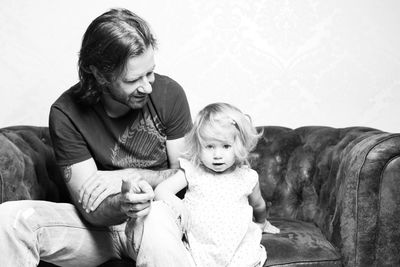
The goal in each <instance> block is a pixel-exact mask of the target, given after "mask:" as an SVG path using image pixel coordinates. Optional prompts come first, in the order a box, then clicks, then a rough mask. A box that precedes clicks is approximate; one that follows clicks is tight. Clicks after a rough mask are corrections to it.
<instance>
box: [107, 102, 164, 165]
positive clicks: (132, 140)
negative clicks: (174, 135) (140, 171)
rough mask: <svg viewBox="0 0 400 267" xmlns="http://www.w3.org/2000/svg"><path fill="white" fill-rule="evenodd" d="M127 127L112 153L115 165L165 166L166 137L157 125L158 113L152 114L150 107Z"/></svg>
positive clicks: (158, 123) (159, 123) (158, 122)
mask: <svg viewBox="0 0 400 267" xmlns="http://www.w3.org/2000/svg"><path fill="white" fill-rule="evenodd" d="M143 111H144V112H143V113H142V114H141V115H140V116H139V117H138V119H137V120H135V121H134V122H133V123H132V125H130V126H128V127H126V129H125V131H124V132H123V133H122V135H120V136H119V138H118V142H117V143H115V145H114V148H113V149H112V153H111V160H112V163H113V164H114V165H115V166H119V167H121V168H155V169H159V168H165V167H166V164H167V153H166V145H165V143H166V137H165V136H164V135H162V132H160V129H158V128H157V126H159V125H161V122H160V121H159V118H158V116H157V115H155V114H154V115H153V116H152V115H150V112H149V110H148V108H144V110H143Z"/></svg>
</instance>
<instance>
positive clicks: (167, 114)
mask: <svg viewBox="0 0 400 267" xmlns="http://www.w3.org/2000/svg"><path fill="white" fill-rule="evenodd" d="M155 49H156V40H155V38H154V37H153V35H152V33H151V30H150V28H149V26H148V25H147V23H146V22H145V21H144V20H143V19H141V18H140V17H138V16H137V15H135V14H133V13H132V12H130V11H128V10H125V9H112V10H110V11H108V12H106V13H104V14H102V15H101V16H99V17H98V18H96V19H95V20H94V21H93V22H92V23H91V24H90V25H89V27H88V29H87V30H86V33H85V35H84V37H83V41H82V47H81V50H80V54H79V77H80V82H79V83H78V84H76V85H75V86H73V87H71V88H70V89H69V90H67V91H66V92H65V93H63V94H62V95H61V96H60V98H59V99H57V100H56V102H55V103H54V104H53V105H52V107H51V111H50V117H49V129H50V134H51V137H52V141H53V146H54V151H55V154H56V159H57V163H58V164H59V166H60V167H61V169H62V171H63V175H64V178H65V182H66V184H67V187H68V189H69V192H70V195H71V199H72V200H73V203H74V205H71V204H59V203H50V202H44V201H16V202H7V203H5V204H3V205H2V206H1V207H0V216H1V218H2V221H3V222H2V223H1V225H0V239H1V242H2V243H3V242H4V243H6V246H2V251H0V266H35V265H37V264H38V262H39V260H45V261H48V262H51V263H54V264H57V265H60V266H97V265H100V264H101V263H103V262H105V261H107V260H109V259H115V258H124V257H131V258H133V259H135V260H136V261H137V264H138V266H142V265H143V266H171V265H169V264H168V263H170V264H173V266H187V261H186V258H185V257H183V256H182V255H181V254H182V251H183V250H182V246H183V245H182V242H180V241H181V240H180V239H181V235H180V234H179V232H176V229H177V227H176V225H175V224H174V221H173V219H171V218H169V219H168V218H166V219H165V217H171V216H169V215H168V214H166V213H165V211H164V210H162V209H160V212H159V213H158V212H157V211H155V210H154V209H156V210H157V209H158V208H157V207H153V206H154V205H151V200H152V199H153V197H154V193H153V188H154V187H155V186H156V185H157V184H158V183H160V182H161V181H162V180H164V179H166V178H167V177H168V176H169V175H170V174H171V173H173V172H174V170H173V169H174V168H177V167H178V160H177V158H178V156H179V154H180V153H181V151H182V149H183V137H184V134H185V133H186V132H187V131H188V130H189V129H190V127H191V117H190V112H189V107H188V103H187V99H186V96H185V93H184V91H183V89H182V88H181V87H180V86H179V85H178V84H177V83H176V82H175V81H173V80H172V79H170V78H169V77H166V76H162V75H158V74H156V73H154V69H155V61H154V50H155ZM150 208H151V209H152V214H154V213H155V214H156V215H152V218H154V219H146V220H145V221H146V222H145V224H144V225H143V220H141V218H143V217H145V216H146V215H147V214H148V213H149V210H150ZM157 214H159V216H160V217H158V216H157ZM3 218H5V219H3ZM128 219H130V220H131V221H130V222H129V223H130V224H131V225H132V224H133V225H134V226H133V229H134V234H133V235H132V233H129V231H128V232H127V233H126V234H125V226H126V221H127V220H128ZM129 229H131V227H130V228H129ZM171 229H173V232H171ZM174 231H175V232H174ZM155 238H156V239H157V240H154V239H155ZM177 246H178V248H177ZM150 248H151V249H152V250H153V253H145V254H146V257H144V256H142V254H143V253H142V252H141V251H143V250H147V251H148V249H150ZM149 254H151V255H152V256H151V257H149Z"/></svg>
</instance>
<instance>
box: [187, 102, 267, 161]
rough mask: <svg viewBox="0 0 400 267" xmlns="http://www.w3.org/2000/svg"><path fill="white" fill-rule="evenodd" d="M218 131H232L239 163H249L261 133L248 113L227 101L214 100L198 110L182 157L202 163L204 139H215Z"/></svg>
mask: <svg viewBox="0 0 400 267" xmlns="http://www.w3.org/2000/svg"><path fill="white" fill-rule="evenodd" d="M217 133H232V134H233V137H234V144H233V149H234V153H235V157H236V164H237V165H238V166H242V165H244V164H245V165H249V162H248V160H247V158H248V155H249V153H250V152H251V151H252V150H253V149H254V148H255V146H256V145H257V142H258V140H259V138H260V137H261V135H262V132H260V133H258V132H257V129H256V128H255V127H254V126H253V125H252V123H251V119H250V117H249V116H248V115H245V114H243V113H242V112H241V111H240V110H239V109H238V108H236V107H234V106H232V105H230V104H227V103H213V104H210V105H208V106H206V107H205V108H203V109H202V110H201V111H200V112H199V114H198V115H197V117H196V119H195V121H194V124H193V128H192V129H191V130H190V132H189V133H188V134H187V135H186V136H185V141H186V150H185V152H184V154H183V157H184V158H186V159H188V160H190V161H192V162H193V164H194V165H196V166H199V165H200V164H201V161H200V152H201V149H202V147H203V144H204V140H205V139H207V138H216V136H218V134H217Z"/></svg>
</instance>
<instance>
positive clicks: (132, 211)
mask: <svg viewBox="0 0 400 267" xmlns="http://www.w3.org/2000/svg"><path fill="white" fill-rule="evenodd" d="M153 198H154V191H153V188H152V187H151V186H150V184H149V183H147V182H146V181H144V180H139V181H132V180H131V179H123V181H122V186H121V211H122V212H124V213H125V214H126V215H127V216H129V217H131V218H139V217H142V216H146V215H147V214H148V213H149V212H150V207H151V201H152V200H153Z"/></svg>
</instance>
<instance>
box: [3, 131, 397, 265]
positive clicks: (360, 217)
mask: <svg viewBox="0 0 400 267" xmlns="http://www.w3.org/2000/svg"><path fill="white" fill-rule="evenodd" d="M260 129H263V131H264V133H263V138H262V139H261V140H260V142H259V144H258V146H257V148H256V150H255V151H254V152H253V153H252V154H251V164H252V167H253V168H254V169H255V170H257V171H258V173H259V175H260V187H261V190H262V195H263V197H264V198H265V199H266V201H268V203H270V205H271V207H270V210H269V213H270V214H269V216H270V218H271V221H272V222H273V223H274V224H275V225H277V226H278V227H280V228H281V230H282V231H281V233H280V234H278V235H270V234H265V235H264V236H263V244H264V245H265V246H266V247H267V251H268V259H267V262H266V263H265V266H282V265H284V266H300V265H301V266H304V265H306V266H340V265H341V264H343V265H344V266H394V265H397V266H399V265H400V253H399V252H400V251H399V250H400V228H399V227H398V225H399V223H400V216H399V215H398V214H400V177H399V176H400V159H399V155H400V134H392V133H385V132H382V131H379V130H376V129H371V128H365V127H349V128H331V127H322V126H307V127H301V128H298V129H289V128H285V127H279V126H266V127H260ZM60 177H61V176H60V174H59V171H58V169H57V166H56V164H55V161H54V154H53V152H52V149H51V142H50V139H49V134H48V129H47V128H44V127H34V126H15V127H8V128H3V129H0V178H1V184H0V187H1V188H0V189H1V190H0V194H1V195H0V200H1V202H4V201H7V200H12V199H47V200H50V201H68V194H67V192H66V190H65V186H64V185H63V183H62V181H61V178H60ZM115 264H121V262H119V263H115ZM108 266H110V265H108ZM118 266H120V265H118Z"/></svg>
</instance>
